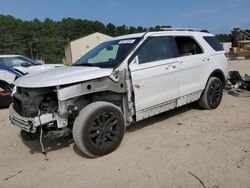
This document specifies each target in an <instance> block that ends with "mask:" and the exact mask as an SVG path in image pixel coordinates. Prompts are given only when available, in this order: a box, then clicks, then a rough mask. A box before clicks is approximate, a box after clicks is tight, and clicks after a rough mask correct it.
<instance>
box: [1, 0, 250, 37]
mask: <svg viewBox="0 0 250 188" xmlns="http://www.w3.org/2000/svg"><path fill="white" fill-rule="evenodd" d="M0 14H1V15H12V16H14V17H16V18H20V19H23V20H32V19H34V18H38V19H39V20H44V19H45V18H51V19H53V20H61V19H63V18H66V17H71V18H76V19H87V20H92V21H94V20H98V21H100V22H102V23H104V24H108V23H112V24H114V25H123V24H125V25H127V26H142V27H150V26H156V25H171V26H172V27H176V28H200V29H207V30H209V31H210V32H212V33H215V34H219V33H229V32H230V31H231V30H232V28H233V27H240V28H242V29H245V28H250V0H137V1H136V0H0ZM0 24H1V23H0Z"/></svg>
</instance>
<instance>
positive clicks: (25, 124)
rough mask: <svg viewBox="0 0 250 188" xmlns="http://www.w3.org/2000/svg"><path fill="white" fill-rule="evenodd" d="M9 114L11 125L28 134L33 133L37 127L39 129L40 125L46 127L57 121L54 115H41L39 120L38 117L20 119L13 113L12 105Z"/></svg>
mask: <svg viewBox="0 0 250 188" xmlns="http://www.w3.org/2000/svg"><path fill="white" fill-rule="evenodd" d="M9 113H10V114H9V118H10V121H11V123H12V124H13V125H15V126H17V127H19V128H21V129H22V130H25V131H27V132H30V133H35V132H36V129H37V127H40V126H41V125H46V124H48V123H52V122H54V121H56V120H57V118H56V116H55V115H54V114H42V115H41V116H40V120H39V117H38V116H36V117H34V118H28V117H22V116H20V115H19V114H18V113H17V112H16V111H15V109H14V108H13V104H11V105H10V107H9ZM40 121H41V122H40Z"/></svg>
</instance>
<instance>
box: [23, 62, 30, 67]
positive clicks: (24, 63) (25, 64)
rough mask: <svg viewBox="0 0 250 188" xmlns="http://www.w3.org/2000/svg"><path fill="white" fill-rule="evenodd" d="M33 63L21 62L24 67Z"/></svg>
mask: <svg viewBox="0 0 250 188" xmlns="http://www.w3.org/2000/svg"><path fill="white" fill-rule="evenodd" d="M31 65H32V64H31V63H30V62H27V61H26V62H23V63H22V64H21V66H22V67H30V66H31Z"/></svg>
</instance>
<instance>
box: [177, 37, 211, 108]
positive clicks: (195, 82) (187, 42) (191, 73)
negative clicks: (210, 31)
mask: <svg viewBox="0 0 250 188" xmlns="http://www.w3.org/2000/svg"><path fill="white" fill-rule="evenodd" d="M175 41H176V44H177V47H178V50H179V53H180V58H179V60H180V69H179V70H180V99H179V101H178V106H181V105H183V104H186V103H188V102H189V100H193V99H191V96H192V94H197V92H199V91H200V92H201V90H202V89H204V83H203V80H204V79H203V77H204V73H205V69H206V65H207V63H208V61H209V59H208V58H207V57H206V55H205V53H204V50H203V49H202V47H201V45H200V44H199V43H198V42H197V41H196V40H195V39H194V38H193V37H191V36H176V37H175ZM196 96H198V97H199V94H198V95H196ZM194 100H195V99H194Z"/></svg>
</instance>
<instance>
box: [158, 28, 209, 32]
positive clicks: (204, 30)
mask: <svg viewBox="0 0 250 188" xmlns="http://www.w3.org/2000/svg"><path fill="white" fill-rule="evenodd" d="M160 31H199V32H205V33H209V31H207V30H206V29H194V28H167V27H161V28H160Z"/></svg>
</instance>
